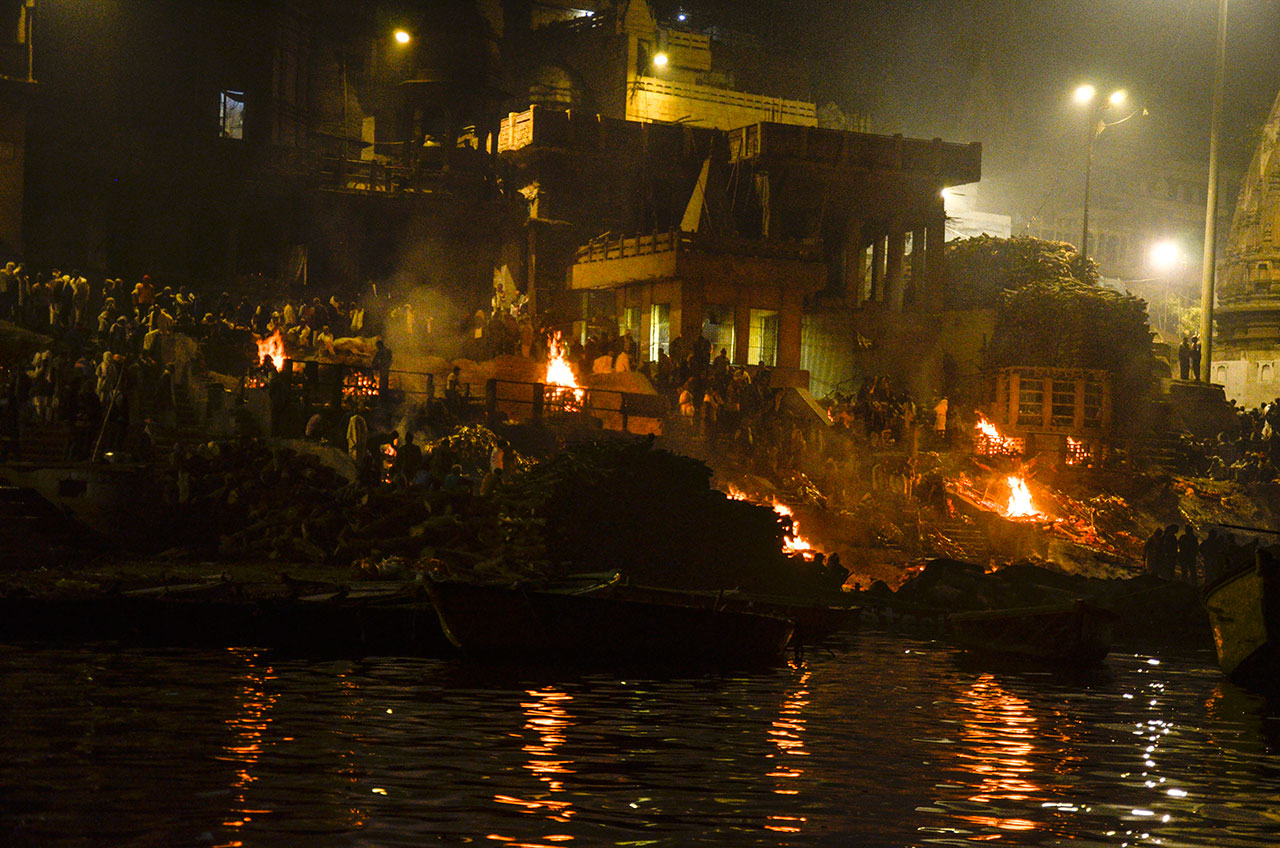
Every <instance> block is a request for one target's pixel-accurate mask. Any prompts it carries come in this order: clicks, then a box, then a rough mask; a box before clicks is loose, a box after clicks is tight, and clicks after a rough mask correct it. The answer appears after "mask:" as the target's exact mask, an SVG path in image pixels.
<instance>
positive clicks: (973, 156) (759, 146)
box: [729, 123, 982, 182]
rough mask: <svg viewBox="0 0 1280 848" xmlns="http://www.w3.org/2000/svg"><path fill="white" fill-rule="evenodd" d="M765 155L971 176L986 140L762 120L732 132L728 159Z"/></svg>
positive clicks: (977, 171)
mask: <svg viewBox="0 0 1280 848" xmlns="http://www.w3.org/2000/svg"><path fill="white" fill-rule="evenodd" d="M764 156H774V157H779V158H789V159H797V160H800V161H806V162H812V163H814V164H819V165H827V166H832V167H850V166H852V167H857V168H867V169H876V170H894V171H907V172H915V173H927V174H938V175H941V176H944V177H952V178H954V179H956V180H959V181H960V182H973V181H975V180H977V179H978V178H979V177H980V176H981V172H982V146H981V145H980V144H977V143H973V144H956V143H953V142H944V141H942V140H941V139H933V140H925V139H919V138H904V137H903V136H897V135H894V136H888V135H872V134H870V133H851V132H844V131H842V130H829V129H820V128H818V127H800V126H793V125H787V124H775V123H760V124H752V125H751V126H746V127H740V128H738V129H736V130H731V131H730V132H729V161H730V162H740V161H744V160H749V159H756V158H760V157H764Z"/></svg>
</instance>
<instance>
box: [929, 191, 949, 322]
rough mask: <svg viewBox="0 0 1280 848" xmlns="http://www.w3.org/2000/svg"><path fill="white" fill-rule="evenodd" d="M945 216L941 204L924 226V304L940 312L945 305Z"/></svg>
mask: <svg viewBox="0 0 1280 848" xmlns="http://www.w3.org/2000/svg"><path fill="white" fill-rule="evenodd" d="M946 225H947V216H946V213H945V212H944V211H943V210H942V208H941V204H939V206H938V208H937V209H936V210H935V211H933V212H932V213H931V214H930V215H929V221H928V222H927V224H926V225H925V245H924V250H925V268H926V270H925V276H926V278H927V280H928V284H927V285H926V289H927V290H928V292H929V296H928V298H926V300H925V303H926V304H927V305H928V308H929V309H937V310H940V309H942V308H943V306H944V305H945V298H944V297H943V291H942V263H943V258H942V253H943V242H944V241H945V240H946V237H947V235H946Z"/></svg>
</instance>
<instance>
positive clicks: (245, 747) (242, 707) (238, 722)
mask: <svg viewBox="0 0 1280 848" xmlns="http://www.w3.org/2000/svg"><path fill="white" fill-rule="evenodd" d="M230 650H231V653H232V654H233V655H235V656H237V657H239V658H240V659H242V660H244V661H245V663H246V664H247V665H248V667H249V668H248V670H247V671H246V672H245V674H244V677H243V678H242V679H243V686H242V687H241V689H240V692H239V694H238V708H239V709H238V712H237V713H236V715H234V716H233V717H231V718H229V719H227V720H226V722H225V724H226V725H227V727H229V728H230V729H231V731H232V733H233V734H234V735H233V738H232V740H231V741H230V742H228V743H227V744H226V745H224V746H223V747H222V750H223V756H220V757H218V759H220V760H225V761H227V762H230V763H234V764H235V765H236V771H235V780H234V781H232V784H231V788H232V807H231V811H230V812H231V815H232V818H229V819H228V820H227V821H224V822H223V823H222V825H223V827H244V826H245V824H247V823H248V822H251V821H253V817H254V816H255V815H265V814H267V813H270V812H271V811H270V810H254V809H249V808H248V806H247V805H246V800H245V799H246V795H247V794H248V788H249V785H250V784H251V783H253V782H254V781H256V780H257V778H256V777H254V775H253V766H254V765H256V764H257V762H258V760H259V758H261V756H262V746H263V735H264V734H265V732H266V729H267V725H268V724H270V723H271V717H270V712H271V709H272V707H273V706H274V705H275V702H276V700H277V698H278V697H279V696H278V695H274V694H268V693H267V691H266V686H267V681H268V680H275V679H276V675H275V674H274V673H273V670H272V668H271V666H265V667H259V666H258V662H257V661H258V654H257V653H256V652H254V651H249V650H245V649H240V648H232V649H230ZM227 844H228V845H238V844H239V843H235V842H233V843H227Z"/></svg>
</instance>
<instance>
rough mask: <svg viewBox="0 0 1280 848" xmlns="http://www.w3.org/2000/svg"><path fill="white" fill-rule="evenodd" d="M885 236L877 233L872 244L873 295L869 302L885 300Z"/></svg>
mask: <svg viewBox="0 0 1280 848" xmlns="http://www.w3.org/2000/svg"><path fill="white" fill-rule="evenodd" d="M884 242H885V239H884V236H882V235H880V234H879V233H876V237H875V239H874V240H873V241H872V242H871V294H870V296H869V297H868V300H870V301H871V302H873V303H874V302H876V301H880V300H884V253H885V250H884Z"/></svg>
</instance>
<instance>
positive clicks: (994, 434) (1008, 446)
mask: <svg viewBox="0 0 1280 848" xmlns="http://www.w3.org/2000/svg"><path fill="white" fill-rule="evenodd" d="M973 429H974V433H973V451H974V453H976V454H978V455H979V456H1022V454H1023V453H1024V452H1025V450H1026V442H1024V441H1023V440H1022V439H1015V438H1010V437H1009V436H1005V435H1003V434H1001V432H1000V431H999V430H997V429H996V425H994V424H992V423H991V421H990V420H989V419H988V418H987V416H985V415H983V414H982V413H981V412H979V413H978V423H977V424H975V425H974V428H973Z"/></svg>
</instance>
